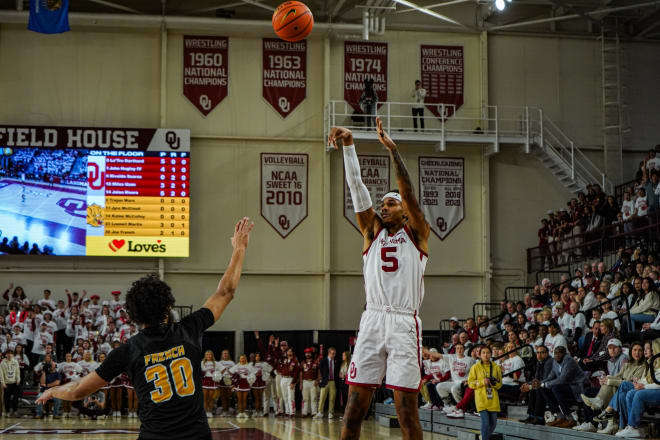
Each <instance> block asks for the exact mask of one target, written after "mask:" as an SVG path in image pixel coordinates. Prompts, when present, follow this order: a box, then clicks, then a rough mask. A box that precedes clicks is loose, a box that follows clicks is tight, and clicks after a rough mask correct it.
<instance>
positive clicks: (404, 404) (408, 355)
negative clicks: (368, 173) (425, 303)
mask: <svg viewBox="0 0 660 440" xmlns="http://www.w3.org/2000/svg"><path fill="white" fill-rule="evenodd" d="M376 122H377V130H378V139H379V140H380V142H381V143H382V144H383V145H384V146H385V147H386V148H387V149H388V150H389V153H390V157H391V158H392V162H393V163H394V168H395V170H396V179H397V183H398V186H399V192H394V191H393V192H389V193H387V194H386V195H385V196H384V197H383V199H382V201H381V204H380V216H378V215H377V214H376V211H375V210H374V208H373V207H372V203H371V197H370V196H369V191H368V190H367V187H366V186H365V185H364V183H362V179H361V175H360V165H359V163H358V158H357V154H356V153H355V146H354V144H353V136H352V134H351V132H350V131H349V130H347V129H346V128H343V127H334V128H333V129H332V130H331V132H330V135H329V138H328V143H329V145H332V146H334V147H335V148H337V144H336V141H337V140H341V141H342V143H343V151H344V168H345V170H346V180H347V183H348V186H349V188H350V191H351V197H352V199H353V205H354V206H355V212H356V214H357V221H358V226H359V227H360V231H361V232H362V235H363V237H364V245H363V251H364V253H363V260H364V269H363V272H364V286H365V290H366V294H367V306H366V310H365V311H364V313H363V314H362V319H361V320H360V331H359V333H358V339H357V344H356V346H355V353H354V354H353V358H352V361H351V365H350V367H349V370H348V373H347V378H346V383H347V384H348V385H349V390H348V394H349V397H348V403H347V405H346V411H345V413H344V425H343V428H342V436H341V438H342V439H356V438H359V437H360V427H361V424H362V420H363V419H364V416H365V414H366V412H367V410H368V409H369V404H370V403H371V398H372V395H373V392H374V389H375V388H377V387H379V386H380V385H381V383H382V380H383V377H384V376H385V377H386V386H387V388H389V389H391V390H393V391H394V402H395V406H396V412H397V416H398V418H399V424H400V425H401V430H402V431H403V438H404V439H415V440H417V439H421V438H422V429H421V426H420V423H419V416H418V412H417V394H418V392H419V389H420V384H421V380H422V377H421V371H420V370H421V362H422V351H421V346H422V323H421V321H420V319H419V317H418V315H419V308H420V307H421V305H422V299H423V298H424V281H423V276H424V269H425V267H426V261H427V259H428V237H429V232H430V227H429V225H428V223H427V222H426V220H425V219H424V214H423V213H422V210H421V208H420V206H419V203H418V201H417V198H416V197H415V192H414V188H413V185H412V182H411V181H410V176H409V175H408V171H407V170H406V167H405V165H404V163H403V159H402V158H401V155H400V154H399V151H398V149H397V146H396V144H395V143H394V142H393V141H392V139H390V137H389V136H388V135H387V134H386V133H385V132H384V131H383V128H382V122H381V121H380V118H377V119H376Z"/></svg>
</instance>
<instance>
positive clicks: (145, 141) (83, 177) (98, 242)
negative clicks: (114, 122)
mask: <svg viewBox="0 0 660 440" xmlns="http://www.w3.org/2000/svg"><path fill="white" fill-rule="evenodd" d="M0 148H2V150H1V153H2V154H0V254H28V255H43V254H46V255H89V256H131V257H140V256H142V257H187V256H188V250H189V234H190V229H189V225H190V131H189V130H186V129H168V128H158V129H153V128H98V127H94V128H91V127H35V126H3V125H0Z"/></svg>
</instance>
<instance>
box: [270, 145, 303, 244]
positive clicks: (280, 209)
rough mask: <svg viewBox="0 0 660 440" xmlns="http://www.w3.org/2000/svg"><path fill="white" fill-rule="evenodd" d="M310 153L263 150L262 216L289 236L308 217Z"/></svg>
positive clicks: (280, 232) (284, 235)
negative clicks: (284, 152)
mask: <svg viewBox="0 0 660 440" xmlns="http://www.w3.org/2000/svg"><path fill="white" fill-rule="evenodd" d="M308 169H309V155H307V154H294V153H291V154H283V153H261V216H262V217H263V218H264V219H265V220H266V221H267V222H268V223H269V224H270V225H271V226H272V227H273V228H274V229H275V230H276V231H277V233H278V234H280V235H281V236H282V238H286V237H287V236H288V235H289V234H290V233H291V232H293V230H294V229H296V227H297V226H298V225H299V224H300V223H302V221H303V220H305V218H307V172H308Z"/></svg>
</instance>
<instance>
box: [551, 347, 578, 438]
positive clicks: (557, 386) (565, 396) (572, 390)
mask: <svg viewBox="0 0 660 440" xmlns="http://www.w3.org/2000/svg"><path fill="white" fill-rule="evenodd" d="M584 378H585V376H584V372H583V371H582V370H581V369H580V367H579V366H578V364H577V362H575V359H573V358H572V357H571V356H570V355H569V354H567V352H566V348H565V347H556V348H555V354H554V363H553V365H552V372H551V373H550V376H549V377H548V379H547V380H546V381H545V382H542V383H541V387H542V388H543V395H544V397H545V399H546V401H547V404H548V406H549V408H550V411H551V412H552V414H553V416H552V417H550V419H549V420H546V422H547V424H548V426H557V427H559V428H572V427H574V426H575V425H576V423H575V421H574V420H573V419H572V418H571V417H569V416H570V413H571V411H570V408H571V406H572V405H573V404H574V403H576V402H580V394H582V393H583V390H584V383H583V382H584Z"/></svg>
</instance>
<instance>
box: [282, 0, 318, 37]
mask: <svg viewBox="0 0 660 440" xmlns="http://www.w3.org/2000/svg"><path fill="white" fill-rule="evenodd" d="M313 27H314V16H313V15H312V11H310V10H309V8H308V7H307V5H305V4H304V3H301V2H297V1H290V2H284V3H282V4H281V5H279V6H278V7H277V9H275V12H273V29H274V30H275V33H276V34H277V36H278V37H280V38H281V39H283V40H286V41H300V40H303V39H304V38H305V37H307V35H309V33H310V32H312V28H313Z"/></svg>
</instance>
